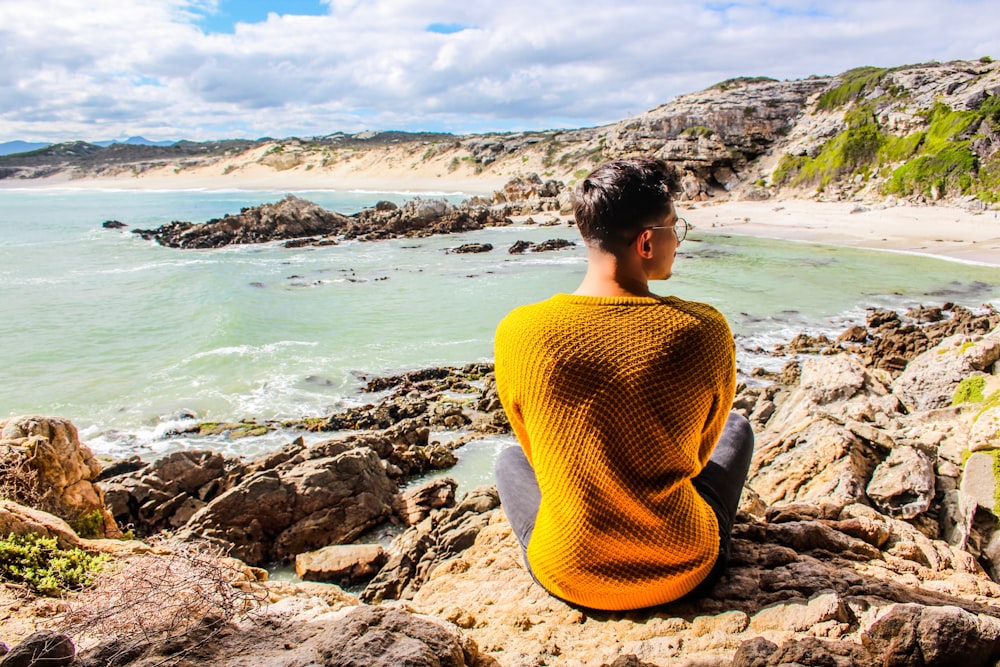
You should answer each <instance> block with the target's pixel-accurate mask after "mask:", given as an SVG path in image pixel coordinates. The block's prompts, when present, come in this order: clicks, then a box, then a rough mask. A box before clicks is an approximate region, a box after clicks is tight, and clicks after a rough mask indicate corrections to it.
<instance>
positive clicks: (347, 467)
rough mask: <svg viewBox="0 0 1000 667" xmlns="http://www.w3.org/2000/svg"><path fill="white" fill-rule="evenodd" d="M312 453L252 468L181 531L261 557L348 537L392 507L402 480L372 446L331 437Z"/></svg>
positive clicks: (256, 560) (246, 556)
mask: <svg viewBox="0 0 1000 667" xmlns="http://www.w3.org/2000/svg"><path fill="white" fill-rule="evenodd" d="M311 456H312V457H313V458H308V459H305V460H298V459H297V458H293V459H290V460H289V461H286V462H285V463H283V464H281V465H279V466H277V467H276V468H275V469H273V470H264V471H260V472H256V473H253V474H251V475H250V476H248V477H247V478H245V479H243V480H242V481H240V483H239V484H237V485H236V486H234V487H233V488H232V489H230V490H228V491H226V492H225V493H223V494H222V495H220V496H219V497H217V498H215V499H214V500H212V501H211V502H210V503H208V505H206V506H205V507H203V508H202V509H200V510H198V512H197V513H196V514H195V515H194V516H193V517H192V518H191V520H190V521H189V522H188V523H187V524H186V526H185V528H184V530H183V531H182V532H181V533H180V534H179V535H180V536H181V537H182V538H183V539H188V540H196V539H209V540H215V541H220V542H222V543H224V544H227V545H229V544H231V545H233V550H232V555H233V556H235V557H237V558H240V559H241V560H244V561H246V562H247V563H249V564H251V565H261V564H264V563H268V562H271V561H275V560H279V561H283V560H288V559H290V558H292V557H294V556H295V555H296V554H299V553H303V552H306V551H312V550H314V549H317V548H320V547H324V546H328V545H330V544H337V543H342V542H349V541H351V540H353V539H355V538H356V537H357V536H358V535H360V534H361V533H362V532H364V531H365V530H367V529H368V528H371V527H372V526H374V525H376V524H377V523H378V522H380V521H382V520H383V519H385V518H386V517H387V516H388V515H389V514H390V512H391V503H392V500H393V498H394V496H395V494H396V485H395V484H394V483H393V482H392V481H391V480H390V479H389V478H388V477H387V476H386V473H385V469H384V468H383V466H382V464H381V462H380V459H379V457H378V455H377V454H376V453H375V452H374V451H372V450H371V449H370V448H368V447H352V446H351V445H350V444H348V443H344V442H336V441H332V442H329V443H325V444H324V445H322V446H317V448H316V451H315V452H312V453H311Z"/></svg>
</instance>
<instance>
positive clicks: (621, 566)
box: [495, 158, 753, 610]
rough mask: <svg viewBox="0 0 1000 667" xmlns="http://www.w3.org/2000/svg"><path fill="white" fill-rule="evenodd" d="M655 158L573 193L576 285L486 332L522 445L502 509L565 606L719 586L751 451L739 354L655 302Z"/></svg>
mask: <svg viewBox="0 0 1000 667" xmlns="http://www.w3.org/2000/svg"><path fill="white" fill-rule="evenodd" d="M676 185H677V180H676V174H675V172H674V171H673V170H672V169H671V168H669V167H668V166H667V165H666V164H664V163H663V162H662V161H659V160H652V159H644V158H631V159H621V160H615V161H612V162H609V163H606V164H604V165H602V166H601V167H599V168H597V169H596V170H595V171H594V172H593V173H592V174H590V176H588V177H587V178H585V179H584V180H583V182H582V183H581V184H580V186H579V188H578V190H577V193H576V198H575V204H574V213H575V217H576V222H577V225H578V227H579V229H580V233H581V234H582V235H583V238H584V240H585V241H586V243H587V249H588V250H587V252H588V254H587V272H586V275H585V276H584V278H583V282H581V283H580V286H579V288H577V290H576V291H575V292H574V293H573V294H556V295H555V296H553V297H551V298H550V299H548V300H547V301H543V302H541V303H537V304H533V305H530V306H522V307H520V308H517V309H515V310H514V311H512V312H511V313H510V314H509V315H508V316H507V317H506V318H504V320H503V321H502V322H501V323H500V326H499V327H498V329H497V333H496V349H495V352H496V382H497V389H498V391H499V394H500V400H501V402H502V403H503V406H504V409H505V411H506V413H507V416H508V418H509V420H510V423H511V426H512V427H513V429H514V433H515V434H516V435H517V439H518V441H519V443H520V447H511V448H508V449H506V450H504V451H503V452H501V454H500V456H499V457H498V459H497V463H496V471H495V472H496V481H497V488H498V490H499V492H500V499H501V502H502V504H503V507H504V511H505V512H506V514H507V517H508V518H509V519H510V523H511V526H512V528H513V529H514V532H515V534H516V536H517V538H518V541H519V542H520V543H521V547H522V549H523V550H524V555H525V562H526V564H527V566H528V569H529V571H530V572H531V574H532V576H533V577H534V578H535V580H536V581H537V582H538V583H540V584H541V585H542V586H543V587H545V588H546V589H547V590H548V591H549V592H550V593H552V594H554V595H556V596H557V597H560V598H562V599H564V600H566V601H568V602H571V603H574V604H578V605H581V606H584V607H590V608H595V609H608V610H622V609H638V608H642V607H648V606H653V605H658V604H662V603H665V602H669V601H671V600H675V599H677V598H679V597H681V596H683V595H685V594H687V593H689V592H690V591H692V590H694V589H695V588H696V587H697V586H699V584H701V585H702V586H704V587H707V586H708V585H710V584H711V583H713V582H714V580H715V579H716V578H717V577H718V576H720V575H721V573H722V571H723V569H724V567H725V564H726V559H727V556H728V549H729V539H730V531H731V529H732V524H733V518H734V516H735V514H736V510H737V505H738V503H739V497H740V492H741V491H742V488H743V483H744V481H745V479H746V475H747V470H748V468H749V465H750V457H751V455H752V452H753V432H752V431H751V430H750V425H749V424H748V423H747V421H746V419H744V418H743V417H741V416H739V415H737V414H736V413H732V414H730V408H731V406H732V401H733V395H734V392H735V385H736V362H735V345H734V343H733V337H732V334H731V333H730V330H729V326H728V324H727V323H726V320H725V318H724V317H723V316H722V315H721V314H720V313H719V312H718V311H717V310H715V309H714V308H712V307H711V306H708V305H705V304H701V303H695V302H691V301H684V300H681V299H678V298H676V297H660V296H656V295H655V294H653V293H652V292H651V291H650V290H649V281H650V280H666V279H667V278H669V277H670V275H671V272H672V270H673V263H674V257H675V254H676V251H677V247H678V246H679V245H680V242H681V241H682V240H683V238H684V236H685V234H686V233H687V223H686V222H685V221H684V220H683V219H681V218H678V217H677V212H676V210H675V209H674V206H673V201H672V193H673V192H675V191H676V189H677V187H676Z"/></svg>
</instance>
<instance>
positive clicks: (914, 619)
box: [861, 604, 1000, 667]
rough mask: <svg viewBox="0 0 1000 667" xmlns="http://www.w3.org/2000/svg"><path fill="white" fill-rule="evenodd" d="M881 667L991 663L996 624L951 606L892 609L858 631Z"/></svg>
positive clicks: (998, 633)
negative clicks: (884, 666) (879, 658)
mask: <svg viewBox="0 0 1000 667" xmlns="http://www.w3.org/2000/svg"><path fill="white" fill-rule="evenodd" d="M861 641H862V643H863V645H864V647H865V648H866V649H867V650H868V652H869V654H870V655H872V656H880V657H881V658H882V662H881V664H884V665H899V666H900V667H903V666H910V665H912V666H914V667H923V666H925V665H926V666H928V667H930V666H932V665H934V666H940V667H945V666H946V665H957V664H961V665H968V666H969V667H982V666H985V665H989V664H992V659H994V658H996V657H997V655H998V650H1000V622H998V621H997V619H996V618H990V617H982V616H977V615H975V614H970V613H969V612H967V611H965V610H964V609H961V608H958V607H953V606H940V607H926V606H922V605H918V604H900V605H894V606H892V607H891V608H889V609H888V611H887V612H886V613H885V614H884V615H882V616H881V617H879V618H878V619H877V620H876V621H875V622H874V623H872V624H871V625H870V626H869V627H868V628H867V629H865V630H864V631H862V633H861Z"/></svg>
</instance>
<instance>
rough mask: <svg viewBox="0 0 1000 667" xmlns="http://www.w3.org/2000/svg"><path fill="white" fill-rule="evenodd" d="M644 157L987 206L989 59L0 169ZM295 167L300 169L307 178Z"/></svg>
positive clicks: (709, 188)
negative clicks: (514, 116)
mask: <svg viewBox="0 0 1000 667" xmlns="http://www.w3.org/2000/svg"><path fill="white" fill-rule="evenodd" d="M628 155H654V156H657V157H660V158H663V159H665V160H668V161H670V162H672V163H673V164H675V165H676V166H677V167H678V168H679V169H680V170H681V172H682V183H683V187H684V197H686V198H688V199H693V200H705V199H709V198H712V197H727V196H736V197H741V198H749V199H766V198H767V197H770V196H773V195H775V194H778V193H782V194H797V195H804V196H816V197H822V198H829V199H851V198H855V197H867V198H881V197H886V196H890V195H892V196H899V197H907V198H910V199H912V200H915V201H920V200H926V199H942V198H946V199H952V200H955V199H962V198H964V199H966V200H967V201H969V202H976V203H977V205H979V206H982V204H983V203H993V202H996V201H998V200H1000V63H996V62H993V61H992V60H990V59H989V58H983V59H982V60H979V61H955V62H949V63H929V64H920V65H906V66H902V67H896V68H891V69H881V68H874V67H862V68H858V69H854V70H850V71H848V72H844V73H843V74H840V75H838V76H836V77H810V78H808V79H802V80H795V81H775V80H773V79H768V78H763V77H757V78H738V79H731V80H729V81H724V82H722V83H720V84H717V85H715V86H712V87H710V88H708V89H706V90H703V91H701V92H697V93H692V94H689V95H683V96H681V97H678V98H677V99H675V100H673V101H671V102H670V103H668V104H664V105H662V106H660V107H657V108H656V109H653V110H651V111H648V112H645V113H643V114H640V115H638V116H635V117H632V118H628V119H625V120H622V121H620V122H618V123H615V124H613V125H609V126H605V127H599V128H589V129H579V130H549V131H540V132H517V133H498V134H486V135H470V136H454V135H448V134H427V133H424V134H408V133H401V132H381V133H373V132H366V133H361V134H356V135H346V134H342V133H336V134H331V135H327V136H325V137H312V138H308V139H300V138H289V139H283V140H271V139H266V140H259V141H255V142H248V141H225V142H211V143H204V144H192V143H190V142H180V143H178V144H175V145H174V146H171V147H166V148H164V147H154V146H128V147H125V148H122V147H120V146H118V147H115V146H112V147H109V148H105V149H101V148H99V147H96V146H91V145H89V144H82V143H80V142H77V143H74V144H61V145H59V146H55V147H52V146H50V147H48V148H46V149H42V150H39V151H33V152H30V153H22V154H18V155H9V156H2V157H0V178H6V179H23V178H41V177H47V176H51V175H53V174H57V173H61V174H69V175H70V176H71V177H74V178H92V177H107V176H118V177H123V176H124V177H128V176H134V177H137V178H139V177H144V176H147V175H153V174H156V175H161V176H165V177H168V178H169V177H170V176H172V175H174V174H180V173H184V174H194V175H197V176H200V177H205V178H212V179H218V180H219V181H220V184H222V182H224V181H226V180H227V179H229V180H236V179H238V178H240V177H241V176H244V175H247V174H250V173H253V174H256V175H257V176H260V175H261V174H264V175H267V174H271V175H274V174H276V173H277V172H289V173H290V174H292V175H295V176H296V177H297V178H298V177H300V178H302V179H303V180H304V181H308V180H310V179H313V178H317V177H318V178H322V179H326V183H327V187H328V184H329V182H334V183H335V182H336V180H337V179H338V178H350V177H355V178H366V177H377V178H380V179H383V180H387V179H388V180H392V181H398V182H399V183H400V184H406V183H407V182H408V181H414V180H416V179H424V180H425V181H426V180H427V179H429V178H433V179H441V181H440V182H442V183H447V182H448V181H449V180H467V179H476V178H478V179H482V180H483V181H487V180H490V181H492V182H504V181H506V180H509V179H510V178H512V177H516V176H519V175H522V174H527V173H531V172H535V173H538V174H541V175H542V176H544V177H545V178H557V179H560V180H563V181H565V182H567V184H572V183H573V182H574V181H576V180H578V179H579V178H581V177H582V176H583V175H585V174H586V173H587V172H588V171H590V170H591V169H593V168H594V166H596V165H598V164H600V163H601V162H603V161H605V160H607V159H609V158H615V157H621V156H628ZM306 172H309V173H308V174H307V173H306Z"/></svg>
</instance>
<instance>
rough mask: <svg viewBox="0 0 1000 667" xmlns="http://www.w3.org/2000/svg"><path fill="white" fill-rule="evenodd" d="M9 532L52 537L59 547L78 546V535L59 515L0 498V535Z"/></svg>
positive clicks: (69, 547)
mask: <svg viewBox="0 0 1000 667" xmlns="http://www.w3.org/2000/svg"><path fill="white" fill-rule="evenodd" d="M11 534H14V535H32V534H34V535H39V536H41V537H54V538H56V540H58V544H59V547H60V548H61V549H72V548H74V547H79V546H80V538H79V536H77V534H76V533H75V532H73V529H72V528H71V527H70V525H69V524H68V523H66V522H65V521H63V520H62V519H60V518H59V517H57V516H54V515H52V514H49V513H48V512H43V511H41V510H36V509H32V508H31V507H26V506H25V505H19V504H18V503H15V502H13V501H10V500H0V535H3V536H7V535H11Z"/></svg>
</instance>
